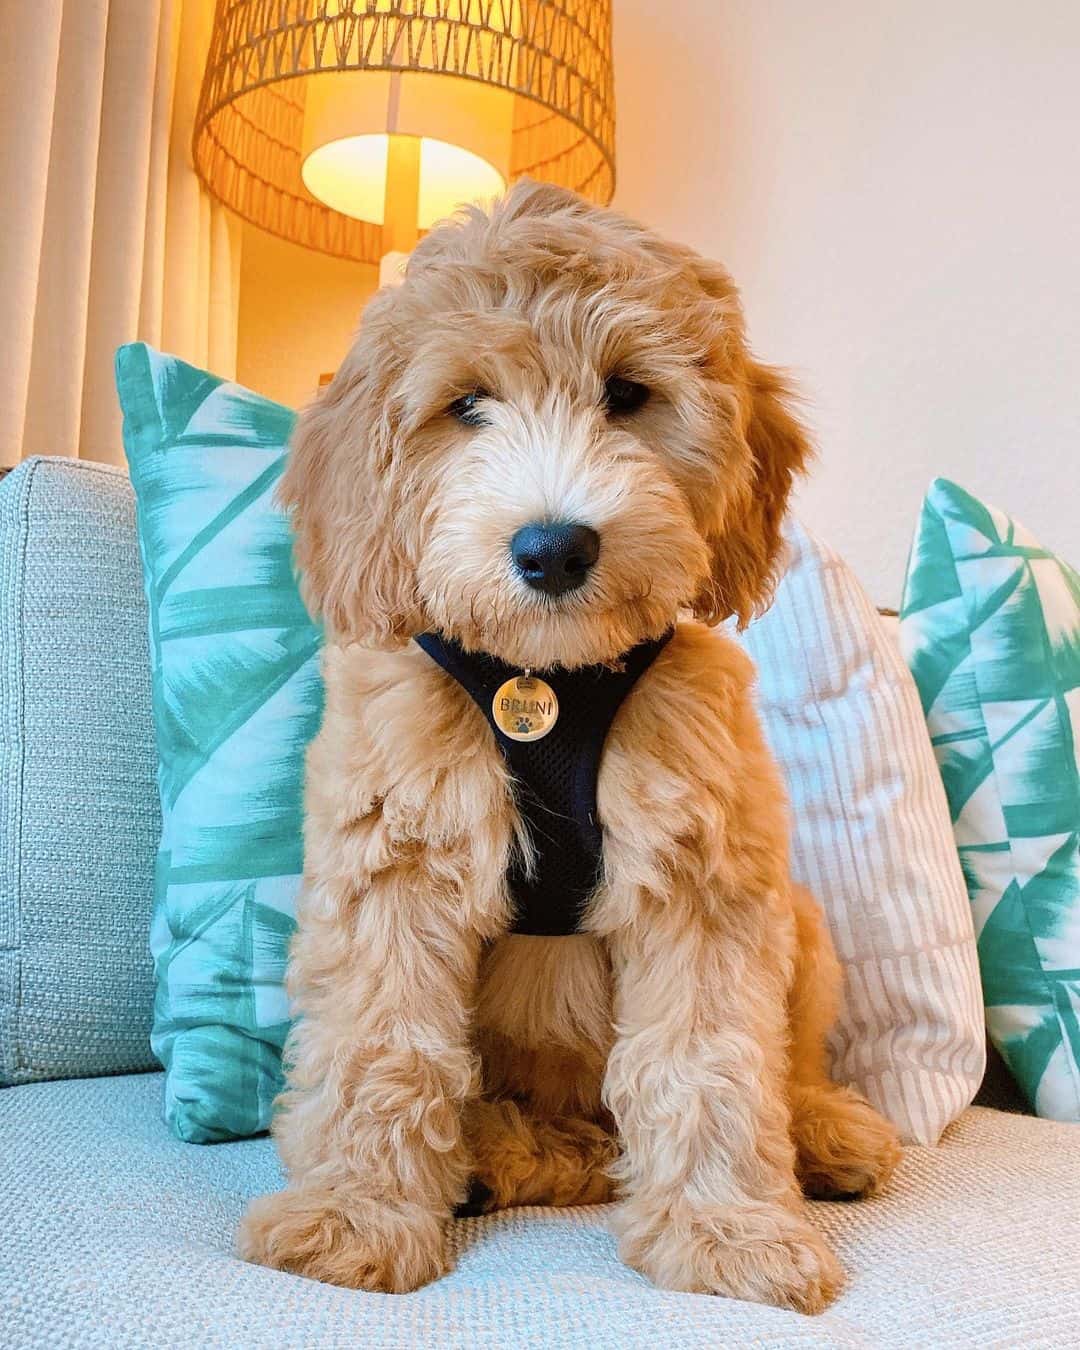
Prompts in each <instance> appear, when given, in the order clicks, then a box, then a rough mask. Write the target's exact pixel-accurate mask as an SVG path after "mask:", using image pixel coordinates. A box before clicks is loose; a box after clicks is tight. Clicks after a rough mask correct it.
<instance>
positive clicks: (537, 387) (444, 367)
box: [281, 183, 808, 668]
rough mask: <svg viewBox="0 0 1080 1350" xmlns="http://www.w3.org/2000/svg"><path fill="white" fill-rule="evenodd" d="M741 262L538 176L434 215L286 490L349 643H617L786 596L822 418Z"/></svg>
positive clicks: (318, 598) (587, 653)
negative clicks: (720, 261)
mask: <svg viewBox="0 0 1080 1350" xmlns="http://www.w3.org/2000/svg"><path fill="white" fill-rule="evenodd" d="M787 394H788V391H787V388H786V386H785V384H784V381H783V379H782V378H781V377H780V375H779V374H778V373H777V372H776V371H774V370H772V369H769V368H768V367H765V366H762V365H760V364H758V363H757V362H756V361H755V360H754V359H753V358H752V357H751V355H750V353H749V351H748V350H747V346H746V341H745V336H744V325H743V318H742V312H741V309H740V306H739V301H738V296H737V293H736V291H735V288H734V286H733V285H732V282H731V280H730V278H729V277H728V275H727V273H726V272H725V271H723V269H722V268H720V267H717V266H715V265H714V264H712V263H708V262H705V261H704V260H702V259H701V258H699V257H698V256H697V255H696V254H694V253H693V252H691V251H690V250H689V249H686V248H681V247H679V246H676V245H673V244H668V243H665V242H663V241H661V240H659V239H657V238H656V237H655V236H653V235H652V234H650V233H649V232H648V231H646V230H644V229H643V228H641V227H640V226H638V225H635V224H633V223H631V222H630V221H628V220H625V219H623V218H622V217H621V216H619V215H616V214H615V213H614V212H611V211H607V210H603V209H601V208H599V207H595V206H590V205H588V204H587V203H585V202H584V201H582V200H580V199H579V198H577V197H575V196H573V195H572V194H570V193H567V192H564V191H562V190H560V189H556V188H551V187H543V186H538V185H536V184H531V183H525V184H520V185H518V186H517V187H515V188H514V189H513V191H511V192H510V193H509V195H508V196H507V197H506V198H505V200H504V201H503V202H501V203H500V204H499V205H497V206H496V207H495V208H494V210H493V211H492V212H491V214H490V215H484V214H483V213H481V212H479V211H475V210H474V211H470V212H469V213H468V214H466V215H465V216H464V217H462V218H461V219H460V220H458V221H456V222H454V223H451V224H447V225H443V226H440V227H439V228H437V229H436V230H434V231H432V233H431V234H429V235H428V236H427V237H426V238H425V239H424V240H423V241H422V242H421V243H420V245H419V246H418V247H417V249H416V251H415V252H414V254H413V255H412V257H411V259H410V261H409V266H408V273H407V276H406V279H405V281H404V284H403V285H401V286H400V287H398V288H395V289H388V290H383V291H380V292H379V293H378V294H377V295H376V296H375V298H374V299H373V300H372V301H371V303H370V304H369V305H368V308H367V310H366V311H365V314H364V318H363V324H362V327H361V330H360V334H359V336H358V338H357V340H356V342H355V344H354V346H353V348H352V350H351V352H350V353H349V355H348V357H347V358H346V359H345V361H344V363H343V365H342V366H341V369H340V370H339V371H338V373H337V375H336V376H335V378H334V380H333V382H332V383H331V385H330V386H329V388H328V389H327V390H326V391H325V393H324V394H323V396H322V398H321V399H320V400H319V401H318V402H317V403H316V404H315V405H314V406H313V407H312V408H310V409H309V410H308V411H307V412H306V413H305V414H304V415H303V416H302V418H301V419H300V422H299V425H298V427H297V431H296V435H295V438H294V443H293V451H292V456H291V461H290V464H289V468H288V470H287V472H286V475H285V478H284V481H283V485H282V490H281V496H282V500H283V501H284V502H285V503H286V504H287V505H288V506H290V507H291V508H292V510H293V515H294V524H295V528H296V532H297V558H298V561H299V563H300V567H301V570H302V573H303V580H304V586H305V594H306V597H307V600H308V602H309V604H310V605H311V606H312V608H314V609H316V610H317V611H319V612H321V613H322V614H323V616H324V617H325V619H326V622H327V624H328V626H329V628H330V629H331V631H332V632H333V633H334V634H335V635H336V636H337V637H338V638H339V639H340V640H343V641H359V642H363V643H367V644H369V645H380V646H390V645H398V644H400V643H402V642H404V641H405V640H407V639H408V638H409V637H410V636H412V635H413V634H415V633H418V632H422V631H424V630H425V629H429V628H432V629H438V630H440V631H441V632H443V633H444V634H446V635H447V636H450V637H455V638H457V639H459V640H460V641H461V642H462V643H463V644H464V645H465V646H466V647H468V648H476V649H481V650H484V651H489V652H493V653H496V654H497V655H499V656H501V657H503V658H504V659H505V660H507V661H510V662H514V663H519V664H521V665H529V666H535V667H540V668H543V667H546V666H551V665H556V664H562V665H565V666H574V665H581V664H590V663H594V662H601V661H610V660H612V659H614V658H615V657H617V656H618V655H619V654H620V653H621V652H623V651H625V650H627V649H628V648H629V647H632V646H633V645H634V644H635V643H637V642H640V641H642V640H644V639H646V638H649V637H654V636H658V635H659V634H660V633H662V632H663V631H664V630H665V629H666V628H667V627H668V626H669V625H670V624H671V623H672V622H673V621H674V618H675V616H676V613H677V612H678V611H679V609H680V608H689V609H692V610H693V611H694V612H695V613H697V614H698V615H699V616H700V617H701V618H703V619H706V620H708V621H710V622H715V621H717V620H719V619H722V618H725V617H727V616H728V615H732V614H734V615H737V616H738V618H739V620H740V622H742V623H745V622H746V621H747V620H748V619H749V618H750V616H751V615H752V613H753V612H754V611H755V609H757V608H759V607H760V606H761V605H762V604H764V603H766V602H767V600H768V597H769V595H770V592H771V587H772V584H773V581H774V570H775V568H776V565H777V560H778V554H779V551H780V523H781V518H782V516H783V512H784V507H785V503H786V501H787V497H788V492H789V490H790V487H791V482H792V476H793V474H794V473H796V472H797V471H798V470H799V469H800V468H801V467H802V466H803V464H804V461H805V460H806V458H807V454H808V447H807V443H806V439H805V437H804V434H803V432H802V430H801V428H800V427H799V425H798V423H797V422H796V421H795V420H794V418H793V417H792V415H791V413H790V412H789V410H788V408H787V406H786V402H785V400H786V398H787Z"/></svg>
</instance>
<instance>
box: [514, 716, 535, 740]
mask: <svg viewBox="0 0 1080 1350" xmlns="http://www.w3.org/2000/svg"><path fill="white" fill-rule="evenodd" d="M534 727H535V723H534V722H533V720H532V718H531V717H523V716H519V717H518V719H517V722H516V723H515V724H514V730H515V731H516V732H517V733H518V735H519V736H524V735H525V734H526V733H527V732H530V731H532V730H533V729H534Z"/></svg>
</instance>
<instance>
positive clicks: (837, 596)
mask: <svg viewBox="0 0 1080 1350" xmlns="http://www.w3.org/2000/svg"><path fill="white" fill-rule="evenodd" d="M788 544H789V549H790V554H791V561H790V566H789V569H788V572H787V575H786V576H785V578H784V580H783V582H782V584H781V585H780V587H779V589H778V591H777V595H776V600H775V602H774V604H773V606H772V608H771V609H770V610H769V611H768V613H767V614H765V615H764V616H763V617H762V618H760V619H759V620H757V622H756V623H753V624H751V625H750V627H749V628H748V629H747V631H746V632H745V633H744V634H743V635H742V637H741V641H742V643H743V645H744V646H745V647H746V649H747V651H748V652H749V653H750V655H751V656H752V657H753V658H754V660H755V662H756V663H757V666H758V681H759V697H760V708H761V714H762V717H763V720H764V723H765V729H766V734H767V735H768V738H769V741H770V743H771V745H772V749H773V752H774V754H775V755H776V757H777V759H778V760H779V762H780V765H781V768H782V770H783V772H784V775H785V778H786V781H787V788H788V794H789V796H790V799H791V811H792V829H793V833H792V867H793V870H794V873H795V876H796V878H797V879H798V880H799V881H801V882H802V883H803V884H804V885H806V886H808V887H809V888H810V890H812V891H813V892H814V894H815V895H816V896H817V897H818V898H819V899H820V901H821V903H822V904H823V905H824V907H825V910H826V913H827V915H828V920H829V927H830V929H831V930H832V935H833V940H834V942H835V943H836V948H837V952H838V954H839V957H840V960H841V962H842V964H843V967H844V975H845V985H846V1007H845V1009H844V1012H843V1015H842V1017H841V1019H840V1023H839V1025H838V1027H837V1028H836V1031H835V1032H834V1035H833V1038H832V1047H831V1048H832V1052H833V1074H834V1076H835V1077H836V1078H837V1079H839V1080H841V1081H843V1082H848V1083H854V1084H855V1085H856V1086H857V1087H858V1088H859V1089H860V1090H861V1091H862V1092H864V1093H865V1094H866V1096H867V1097H869V1099H870V1100H871V1101H872V1102H873V1103H874V1105H875V1106H877V1107H878V1109H879V1110H880V1111H882V1112H884V1114H885V1115H887V1116H888V1117H889V1118H890V1119H891V1120H892V1121H893V1122H894V1123H895V1124H896V1126H897V1127H898V1129H899V1130H900V1131H901V1133H902V1135H903V1136H904V1137H905V1139H907V1140H908V1141H909V1142H915V1143H922V1144H932V1143H935V1142H936V1141H937V1139H938V1136H939V1135H940V1134H941V1131H942V1130H943V1129H944V1128H945V1126H946V1125H948V1124H949V1123H950V1122H951V1121H952V1120H954V1119H955V1118H956V1116H958V1115H959V1114H960V1112H961V1111H962V1110H963V1109H964V1108H965V1107H966V1106H968V1105H969V1104H970V1102H971V1100H972V1098H973V1097H974V1095H975V1092H976V1090H977V1089H978V1086H979V1082H980V1080H981V1078H982V1073H983V1067H984V1060H985V1040H984V1030H983V1012H982V995H981V991H980V988H979V971H978V961H977V958H976V952H975V939H974V935H973V932H972V923H971V912H970V908H969V906H968V902H967V893H966V890H965V887H964V878H963V874H962V872H961V870H960V864H959V861H958V859H957V856H956V847H955V845H954V842H953V834H952V828H951V825H950V822H949V811H948V806H947V804H946V801H945V794H944V791H943V789H942V786H941V779H940V777H939V775H938V771H937V765H936V763H935V760H934V754H933V750H932V749H931V746H930V739H929V737H928V735H927V731H926V724H925V722H924V720H923V716H922V709H921V706H920V703H919V695H918V693H917V691H916V689H915V685H914V682H913V681H912V679H911V676H910V675H909V674H908V671H907V668H906V666H905V665H904V662H903V659H902V658H901V656H900V653H899V651H898V649H897V646H896V644H895V642H894V641H893V640H892V639H891V638H890V637H889V635H888V633H887V632H886V631H885V629H884V627H883V625H882V624H881V621H880V619H879V618H878V615H877V613H876V612H875V610H874V607H873V606H872V605H871V604H870V602H869V600H868V599H867V597H866V595H865V593H864V592H863V590H862V588H861V587H860V585H859V583H858V581H856V579H855V577H854V575H853V573H852V572H851V570H850V568H848V567H847V565H846V564H845V563H844V562H843V561H842V560H841V559H840V558H839V557H837V555H836V554H835V553H833V552H832V551H831V550H830V549H828V548H826V547H825V546H824V545H823V544H821V543H819V542H818V541H817V540H816V539H814V538H813V537H812V536H811V535H810V534H809V533H808V532H807V531H806V530H805V529H803V528H802V527H801V526H798V525H792V526H791V527H789V531H788Z"/></svg>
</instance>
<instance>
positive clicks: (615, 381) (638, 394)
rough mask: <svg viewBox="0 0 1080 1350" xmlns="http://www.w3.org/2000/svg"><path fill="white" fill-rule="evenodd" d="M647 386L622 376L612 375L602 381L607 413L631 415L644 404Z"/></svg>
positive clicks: (646, 398) (647, 395) (647, 392)
mask: <svg viewBox="0 0 1080 1350" xmlns="http://www.w3.org/2000/svg"><path fill="white" fill-rule="evenodd" d="M648 398H649V386H648V385H646V384H640V383H639V382H638V381H637V380H628V379H626V378H625V377H624V376H622V375H612V376H611V377H610V378H609V379H607V380H605V381H604V404H605V406H606V408H607V410H608V412H609V413H632V412H637V410H638V409H639V408H640V407H641V406H642V404H643V403H646V402H647V401H648Z"/></svg>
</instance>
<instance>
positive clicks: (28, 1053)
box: [0, 458, 161, 1085]
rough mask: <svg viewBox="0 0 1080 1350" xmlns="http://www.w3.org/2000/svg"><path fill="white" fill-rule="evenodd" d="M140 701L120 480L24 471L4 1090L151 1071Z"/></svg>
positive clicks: (131, 509)
mask: <svg viewBox="0 0 1080 1350" xmlns="http://www.w3.org/2000/svg"><path fill="white" fill-rule="evenodd" d="M150 698H151V696H150V669H149V661H148V657H147V635H146V601H145V598H144V594H143V587H142V569H141V566H140V563H139V553H138V545H137V542H136V537H135V499H134V494H133V492H132V490H131V485H130V483H129V481H128V478H127V475H126V474H125V473H124V472H123V471H122V470H120V469H114V468H110V467H107V466H105V465H100V464H90V463H86V462H82V461H78V460H70V459H61V458H36V459H31V460H27V461H26V462H25V463H23V464H22V465H20V466H19V468H18V469H16V470H15V471H14V472H13V473H10V474H8V475H7V477H6V478H5V479H4V481H3V482H2V483H0V1085H3V1084H12V1083H23V1082H29V1081H32V1080H34V1079H42V1078H67V1077H78V1076H87V1075H94V1074H106V1073H124V1072H131V1071H134V1070H140V1069H151V1068H155V1067H156V1066H157V1062H156V1060H155V1058H154V1056H153V1054H152V1052H151V1049H150V1040H149V1031H150V1017H151V1009H152V1002H153V972H152V968H151V961H150V953H149V947H148V941H147V939H148V933H149V927H150V913H151V908H152V904H153V895H154V858H155V853H156V849H157V842H158V836H159V833H160V829H161V817H160V811H159V808H158V799H157V790H156V786H155V768H156V760H155V754H154V734H153V720H152V715H151V706H150Z"/></svg>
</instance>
